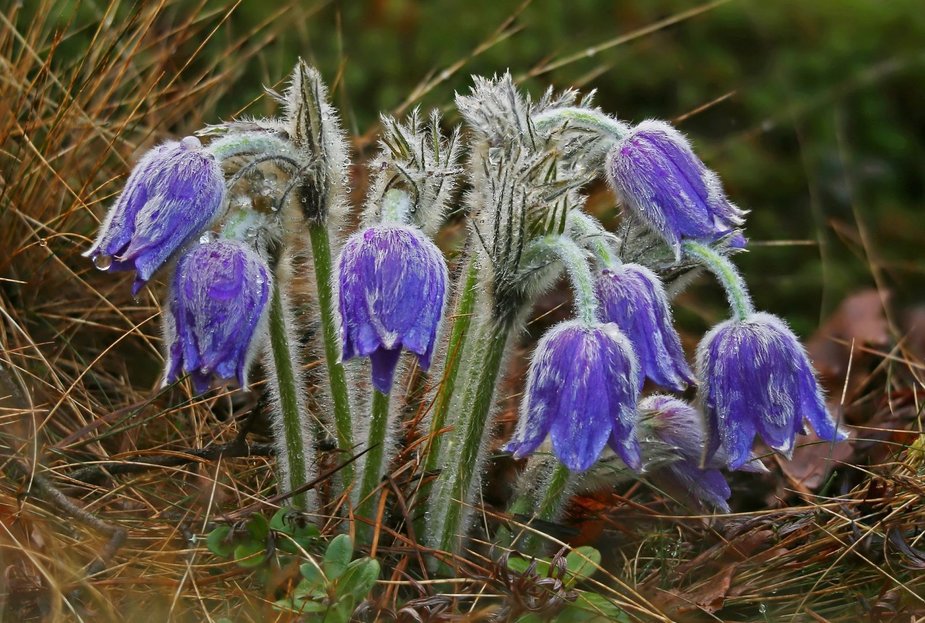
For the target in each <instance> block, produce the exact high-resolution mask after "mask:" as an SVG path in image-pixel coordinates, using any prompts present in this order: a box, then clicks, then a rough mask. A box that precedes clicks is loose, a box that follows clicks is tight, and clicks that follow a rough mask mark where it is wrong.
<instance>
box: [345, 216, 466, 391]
mask: <svg viewBox="0 0 925 623" xmlns="http://www.w3.org/2000/svg"><path fill="white" fill-rule="evenodd" d="M335 274H336V275H337V277H336V279H337V288H338V303H339V309H340V321H341V325H340V336H341V342H342V344H343V359H345V360H346V359H350V358H351V357H357V356H359V357H369V358H370V360H371V362H372V380H373V386H374V387H375V388H376V389H377V390H379V391H380V392H382V393H388V392H389V390H391V388H392V380H393V378H394V376H395V367H396V365H397V364H398V357H399V355H400V354H401V349H402V348H405V349H407V350H409V351H411V352H413V353H415V354H417V356H418V363H419V364H420V366H421V367H422V368H424V369H425V370H426V369H427V368H428V367H430V360H431V356H432V355H433V352H434V345H435V344H436V341H437V331H438V329H439V326H440V320H441V318H442V317H443V308H444V305H445V303H446V284H447V280H448V276H447V268H446V261H445V260H444V259H443V255H442V254H441V253H440V250H439V249H438V248H437V247H436V245H435V244H434V243H433V242H431V241H430V240H429V239H428V238H426V237H425V236H424V234H422V233H421V232H420V231H419V230H417V229H415V228H413V227H408V226H405V225H399V224H395V223H389V224H383V225H376V226H373V227H369V228H367V229H365V230H363V231H359V232H357V233H355V234H353V235H352V236H350V238H348V239H347V242H346V244H345V245H344V248H343V250H342V251H341V253H340V256H339V258H338V260H337V269H336V273H335Z"/></svg>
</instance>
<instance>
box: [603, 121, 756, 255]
mask: <svg viewBox="0 0 925 623" xmlns="http://www.w3.org/2000/svg"><path fill="white" fill-rule="evenodd" d="M607 178H608V181H609V182H610V184H611V186H612V187H613V189H614V191H615V192H616V194H617V196H619V197H620V198H621V200H622V201H623V203H624V204H625V205H626V206H627V207H628V208H629V209H630V210H632V211H633V212H634V213H635V214H636V215H637V216H638V217H640V218H641V219H642V221H643V222H645V223H647V224H648V225H649V227H651V228H652V229H654V230H655V231H656V232H657V233H658V234H659V235H661V237H662V238H664V240H665V242H667V243H668V245H669V246H670V247H671V248H672V249H674V252H675V255H676V256H677V257H680V249H681V242H682V241H683V240H684V239H692V240H697V241H700V242H707V243H710V242H714V241H715V240H718V239H719V238H723V237H724V236H727V235H729V234H733V233H734V232H736V231H737V228H738V227H740V226H741V225H742V224H743V223H744V222H745V221H744V215H745V212H744V211H742V210H740V209H739V208H737V207H736V206H735V205H733V204H732V203H731V202H730V201H729V199H727V198H726V193H725V192H724V191H723V186H722V183H721V182H720V180H719V177H718V176H717V175H716V173H714V172H713V171H711V170H710V169H708V168H707V167H706V165H704V163H703V161H701V160H700V158H699V157H697V155H696V154H695V153H694V150H693V149H691V146H690V144H689V143H688V142H687V139H685V138H684V136H683V135H682V134H681V133H680V132H678V131H677V130H675V129H674V128H673V127H672V126H671V125H670V124H668V123H666V122H664V121H657V120H649V121H643V122H642V123H640V124H639V125H637V126H635V127H634V128H632V129H631V130H630V131H629V132H628V133H627V134H626V135H625V136H624V137H623V138H622V139H620V141H619V142H617V144H616V145H615V146H614V147H613V148H612V150H611V152H610V154H609V155H608V157H607ZM730 244H731V245H732V246H734V247H744V246H745V239H744V238H743V237H742V235H741V234H740V233H735V235H734V237H733V238H731V240H730Z"/></svg>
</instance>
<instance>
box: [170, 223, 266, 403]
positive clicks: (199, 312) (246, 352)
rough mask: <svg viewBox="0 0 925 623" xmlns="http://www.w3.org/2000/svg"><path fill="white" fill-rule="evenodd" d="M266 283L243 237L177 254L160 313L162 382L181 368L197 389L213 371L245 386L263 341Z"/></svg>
mask: <svg viewBox="0 0 925 623" xmlns="http://www.w3.org/2000/svg"><path fill="white" fill-rule="evenodd" d="M271 285H272V282H271V276H270V271H269V269H268V267H267V265H266V263H265V262H264V260H263V258H262V257H261V256H260V255H259V254H258V253H257V251H255V250H254V249H253V248H251V247H250V246H248V245H246V244H245V243H243V242H238V241H234V240H216V241H213V242H209V243H206V244H201V245H197V246H195V247H193V248H192V249H190V250H189V251H187V252H186V253H185V254H183V255H182V256H181V257H180V259H179V261H178V262H177V268H176V272H175V273H174V276H173V281H172V283H171V290H170V297H169V299H168V310H167V313H166V314H165V334H166V335H165V337H166V342H167V349H168V350H167V375H166V378H165V380H164V382H165V384H166V383H171V382H173V381H175V380H177V379H178V378H179V377H180V376H181V372H186V373H189V374H190V377H191V378H192V381H193V387H194V389H195V390H196V392H197V393H202V392H204V391H206V390H207V389H209V386H210V384H211V382H212V377H213V376H217V377H219V378H222V379H231V378H236V379H237V380H238V383H239V384H240V385H241V386H242V387H246V386H247V370H248V368H249V366H250V363H251V362H252V361H253V359H254V356H255V355H256V354H257V353H259V352H260V349H261V348H262V346H263V342H264V340H265V333H266V329H265V327H264V326H263V325H264V324H265V318H266V312H267V300H268V298H269V293H270V287H271Z"/></svg>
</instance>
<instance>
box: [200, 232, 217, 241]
mask: <svg viewBox="0 0 925 623" xmlns="http://www.w3.org/2000/svg"><path fill="white" fill-rule="evenodd" d="M216 239H218V234H216V233H215V232H214V231H204V232H202V235H201V236H199V244H209V243H210V242H215V240H216Z"/></svg>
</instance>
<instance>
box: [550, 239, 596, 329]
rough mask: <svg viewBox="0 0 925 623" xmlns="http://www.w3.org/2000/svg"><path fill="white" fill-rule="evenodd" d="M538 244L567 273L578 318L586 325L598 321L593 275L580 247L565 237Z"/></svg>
mask: <svg viewBox="0 0 925 623" xmlns="http://www.w3.org/2000/svg"><path fill="white" fill-rule="evenodd" d="M539 244H545V245H548V247H549V250H550V251H551V252H552V253H554V254H555V255H556V257H558V258H559V261H560V262H562V265H563V266H565V271H566V273H568V277H569V281H570V282H571V284H572V292H573V294H574V296H575V309H576V311H577V312H578V317H579V318H580V319H581V320H582V321H583V322H585V323H587V324H594V323H596V322H597V321H598V307H599V305H598V302H597V295H596V294H595V292H594V275H593V274H592V273H591V267H590V266H589V265H588V259H587V257H586V256H585V252H584V251H582V249H581V247H579V246H578V245H577V244H575V241H574V240H572V239H571V238H569V237H567V236H548V237H547V238H545V239H543V240H541V241H540V242H539Z"/></svg>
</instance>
